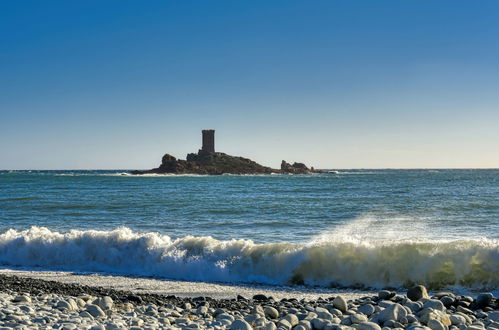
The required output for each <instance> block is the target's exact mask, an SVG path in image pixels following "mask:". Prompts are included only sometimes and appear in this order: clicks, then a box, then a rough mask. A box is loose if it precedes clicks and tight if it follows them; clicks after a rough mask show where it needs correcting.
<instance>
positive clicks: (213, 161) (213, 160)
mask: <svg viewBox="0 0 499 330" xmlns="http://www.w3.org/2000/svg"><path fill="white" fill-rule="evenodd" d="M315 172H316V171H314V170H313V168H311V169H309V168H308V167H307V166H305V165H304V164H302V163H294V164H293V165H291V164H289V163H286V162H285V161H282V164H281V169H280V170H279V169H273V168H270V167H267V166H263V165H260V164H258V163H257V162H254V161H252V160H251V159H248V158H243V157H237V156H231V155H227V154H225V153H223V152H213V153H206V152H202V151H200V152H198V153H197V154H194V153H191V154H188V155H187V158H186V160H183V159H176V158H175V157H174V156H172V155H169V154H165V155H164V156H163V158H162V160H161V165H160V166H159V167H157V168H154V169H152V170H146V171H132V172H131V173H132V174H208V175H220V174H271V173H282V174H310V173H315Z"/></svg>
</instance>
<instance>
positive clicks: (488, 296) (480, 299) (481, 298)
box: [474, 292, 494, 309]
mask: <svg viewBox="0 0 499 330" xmlns="http://www.w3.org/2000/svg"><path fill="white" fill-rule="evenodd" d="M493 298H494V295H492V293H490V292H488V293H482V294H479V295H478V296H477V297H476V301H475V304H474V307H475V309H482V308H484V307H487V306H488V305H489V304H490V303H491V302H492V299H493Z"/></svg>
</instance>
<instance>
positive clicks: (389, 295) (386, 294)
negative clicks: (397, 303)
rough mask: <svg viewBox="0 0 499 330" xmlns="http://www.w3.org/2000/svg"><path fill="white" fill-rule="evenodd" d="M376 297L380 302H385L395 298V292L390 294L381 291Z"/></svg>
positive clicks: (386, 291) (389, 292)
mask: <svg viewBox="0 0 499 330" xmlns="http://www.w3.org/2000/svg"><path fill="white" fill-rule="evenodd" d="M378 297H379V299H381V300H387V299H390V298H393V297H395V292H391V291H388V290H381V291H380V292H378Z"/></svg>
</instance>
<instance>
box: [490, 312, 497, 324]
mask: <svg viewBox="0 0 499 330" xmlns="http://www.w3.org/2000/svg"><path fill="white" fill-rule="evenodd" d="M489 320H491V321H494V322H499V311H495V312H490V313H489Z"/></svg>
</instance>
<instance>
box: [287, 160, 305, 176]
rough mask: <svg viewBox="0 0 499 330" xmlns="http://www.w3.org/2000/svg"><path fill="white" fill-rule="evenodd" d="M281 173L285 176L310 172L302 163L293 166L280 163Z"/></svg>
mask: <svg viewBox="0 0 499 330" xmlns="http://www.w3.org/2000/svg"><path fill="white" fill-rule="evenodd" d="M281 173H285V174H309V173H311V170H310V169H309V168H308V167H307V166H305V164H303V163H294V164H293V165H291V164H289V163H287V162H286V161H284V160H283V161H282V162H281Z"/></svg>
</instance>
